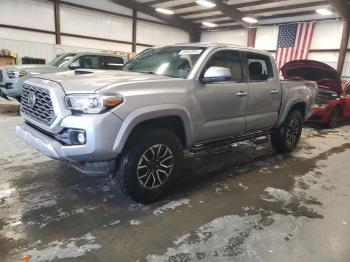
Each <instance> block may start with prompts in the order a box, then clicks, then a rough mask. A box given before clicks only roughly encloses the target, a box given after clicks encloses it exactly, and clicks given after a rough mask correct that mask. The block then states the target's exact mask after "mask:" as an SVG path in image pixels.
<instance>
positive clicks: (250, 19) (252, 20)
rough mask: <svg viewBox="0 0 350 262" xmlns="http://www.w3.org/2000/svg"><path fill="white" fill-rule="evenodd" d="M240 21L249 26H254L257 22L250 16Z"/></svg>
mask: <svg viewBox="0 0 350 262" xmlns="http://www.w3.org/2000/svg"><path fill="white" fill-rule="evenodd" d="M242 20H243V21H244V22H247V23H249V24H256V23H257V22H258V20H256V19H255V18H253V17H250V16H246V17H243V18H242Z"/></svg>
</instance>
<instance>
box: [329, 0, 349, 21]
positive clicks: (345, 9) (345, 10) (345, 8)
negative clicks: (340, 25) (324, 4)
mask: <svg viewBox="0 0 350 262" xmlns="http://www.w3.org/2000/svg"><path fill="white" fill-rule="evenodd" d="M328 2H329V4H330V5H331V6H333V8H334V9H335V10H337V12H338V15H340V16H341V17H343V18H347V19H349V18H350V5H349V3H348V1H345V0H328Z"/></svg>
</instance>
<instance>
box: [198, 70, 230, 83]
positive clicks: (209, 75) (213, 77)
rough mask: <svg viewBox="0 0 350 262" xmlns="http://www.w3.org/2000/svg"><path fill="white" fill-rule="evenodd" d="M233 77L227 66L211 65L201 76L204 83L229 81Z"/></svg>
mask: <svg viewBox="0 0 350 262" xmlns="http://www.w3.org/2000/svg"><path fill="white" fill-rule="evenodd" d="M230 78H231V71H230V69H228V68H226V67H221V66H211V67H209V68H208V69H207V71H205V73H204V76H202V77H201V78H200V81H201V82H202V83H203V84H208V83H213V82H222V81H227V80H229V79H230Z"/></svg>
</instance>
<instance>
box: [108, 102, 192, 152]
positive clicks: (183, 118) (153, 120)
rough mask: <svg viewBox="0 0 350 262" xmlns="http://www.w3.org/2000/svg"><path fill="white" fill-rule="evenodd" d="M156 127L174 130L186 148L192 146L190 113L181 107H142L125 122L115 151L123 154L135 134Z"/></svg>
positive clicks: (116, 142) (115, 144)
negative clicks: (130, 138)
mask: <svg viewBox="0 0 350 262" xmlns="http://www.w3.org/2000/svg"><path fill="white" fill-rule="evenodd" d="M155 127H159V128H165V129H170V130H174V131H175V133H176V135H178V136H179V139H180V140H181V142H182V144H183V146H184V147H187V146H188V145H189V144H191V141H192V137H193V127H192V124H191V118H190V114H189V112H188V111H187V110H186V109H185V108H184V107H182V106H181V105H161V106H155V107H142V108H138V109H136V110H134V111H133V112H131V113H130V114H129V115H128V116H127V117H126V118H125V119H124V121H123V124H122V126H121V128H120V130H119V132H118V135H117V138H116V140H115V142H114V145H113V150H114V151H116V152H117V153H121V152H122V151H123V148H124V146H125V144H126V142H127V141H128V139H129V137H130V136H131V135H132V134H133V133H134V132H136V131H138V130H140V129H142V128H155Z"/></svg>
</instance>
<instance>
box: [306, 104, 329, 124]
mask: <svg viewBox="0 0 350 262" xmlns="http://www.w3.org/2000/svg"><path fill="white" fill-rule="evenodd" d="M329 115H330V109H329V106H327V107H325V108H320V107H317V108H314V109H313V111H312V115H311V117H310V118H309V119H308V120H307V121H308V122H311V123H316V124H324V123H327V121H328V119H329Z"/></svg>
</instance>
